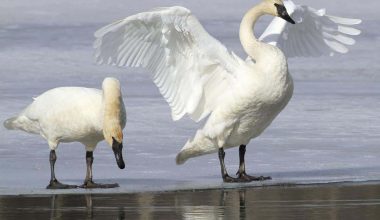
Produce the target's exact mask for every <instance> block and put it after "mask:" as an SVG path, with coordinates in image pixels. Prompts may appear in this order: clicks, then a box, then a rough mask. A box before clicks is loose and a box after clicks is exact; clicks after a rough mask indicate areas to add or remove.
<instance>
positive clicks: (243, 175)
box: [236, 145, 272, 182]
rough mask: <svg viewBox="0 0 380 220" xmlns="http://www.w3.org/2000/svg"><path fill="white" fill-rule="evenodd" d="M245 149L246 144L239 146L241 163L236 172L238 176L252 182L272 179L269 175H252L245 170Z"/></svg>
mask: <svg viewBox="0 0 380 220" xmlns="http://www.w3.org/2000/svg"><path fill="white" fill-rule="evenodd" d="M245 151H246V146H245V145H240V147H239V161H240V163H239V170H238V172H237V173H236V175H237V176H238V178H239V179H241V180H243V181H244V180H246V181H248V182H250V181H262V180H270V179H272V178H271V177H269V176H259V177H255V176H250V175H248V174H246V172H245V160H244V157H245Z"/></svg>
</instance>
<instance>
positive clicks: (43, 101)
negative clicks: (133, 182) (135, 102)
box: [4, 78, 126, 189]
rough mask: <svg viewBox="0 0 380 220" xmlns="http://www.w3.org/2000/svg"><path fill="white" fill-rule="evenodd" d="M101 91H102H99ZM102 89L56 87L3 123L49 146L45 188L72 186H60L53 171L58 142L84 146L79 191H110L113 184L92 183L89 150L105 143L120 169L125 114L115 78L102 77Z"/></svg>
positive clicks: (91, 151)
mask: <svg viewBox="0 0 380 220" xmlns="http://www.w3.org/2000/svg"><path fill="white" fill-rule="evenodd" d="M102 90H103V91H102ZM102 90H98V89H92V88H83V87H59V88H55V89H51V90H49V91H46V92H45V93H43V94H41V95H40V96H38V97H37V98H35V99H34V101H33V102H32V103H31V104H30V105H29V106H28V107H26V108H25V109H24V110H23V111H22V112H21V113H20V114H19V115H18V116H16V117H13V118H10V119H8V120H6V121H5V122H4V126H5V127H6V128H7V129H11V130H14V129H17V130H23V131H26V132H28V133H33V134H40V135H41V136H42V137H43V138H44V139H46V140H47V142H48V145H49V147H50V168H51V179H50V184H49V185H48V186H47V188H48V189H67V188H75V187H76V186H73V185H67V184H62V183H60V182H59V181H58V180H57V179H56V177H55V172H54V165H55V162H56V160H57V156H56V153H55V151H56V149H57V147H58V144H59V143H61V142H80V143H82V144H83V145H84V146H85V147H86V164H87V171H86V178H85V181H84V184H83V185H82V186H81V187H83V188H111V187H117V186H118V185H117V184H97V183H94V182H93V180H92V163H93V160H94V158H93V151H94V150H95V148H96V146H97V144H98V142H100V141H102V140H104V139H105V140H106V142H107V143H108V144H109V145H110V146H111V147H112V150H113V152H114V154H115V158H116V162H117V165H118V166H119V168H120V169H124V167H125V164H124V160H123V155H122V149H123V144H122V143H123V133H122V129H123V128H124V127H125V124H126V113H125V107H124V103H123V99H122V94H121V91H120V83H119V81H118V80H117V79H115V78H106V79H104V81H103V85H102Z"/></svg>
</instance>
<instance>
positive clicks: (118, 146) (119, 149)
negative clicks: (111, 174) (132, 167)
mask: <svg viewBox="0 0 380 220" xmlns="http://www.w3.org/2000/svg"><path fill="white" fill-rule="evenodd" d="M112 140H113V141H112V150H113V152H114V154H115V158H116V163H117V165H118V166H119V168H120V169H124V168H125V163H124V160H123V143H119V142H117V140H115V138H113V137H112Z"/></svg>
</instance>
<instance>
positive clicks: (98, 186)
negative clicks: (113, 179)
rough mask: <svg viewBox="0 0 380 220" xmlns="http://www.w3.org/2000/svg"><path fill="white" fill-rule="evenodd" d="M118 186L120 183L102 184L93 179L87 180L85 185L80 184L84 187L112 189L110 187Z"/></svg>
mask: <svg viewBox="0 0 380 220" xmlns="http://www.w3.org/2000/svg"><path fill="white" fill-rule="evenodd" d="M117 187H119V184H117V183H111V184H100V183H94V182H93V181H92V180H91V181H90V180H89V181H85V182H84V183H83V185H81V186H80V188H84V189H110V188H117Z"/></svg>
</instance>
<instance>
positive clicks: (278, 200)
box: [0, 184, 380, 220]
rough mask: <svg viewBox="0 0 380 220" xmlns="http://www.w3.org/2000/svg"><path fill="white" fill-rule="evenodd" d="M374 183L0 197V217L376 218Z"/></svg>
mask: <svg viewBox="0 0 380 220" xmlns="http://www.w3.org/2000/svg"><path fill="white" fill-rule="evenodd" d="M379 215H380V185H365V184H364V185H363V184H362V185H322V186H309V187H289V186H288V187H286V186H284V187H268V188H240V189H229V190H227V189H225V190H223V189H218V190H207V191H194V192H193V191H180V192H162V193H140V194H107V195H106V194H97V195H96V194H94V195H91V194H85V195H83V194H80V195H79V194H76V195H44V196H38V195H33V196H26V197H24V196H3V197H0V219H2V220H7V219H49V218H50V219H142V220H146V219H208V220H209V219H378V216H379Z"/></svg>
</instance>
